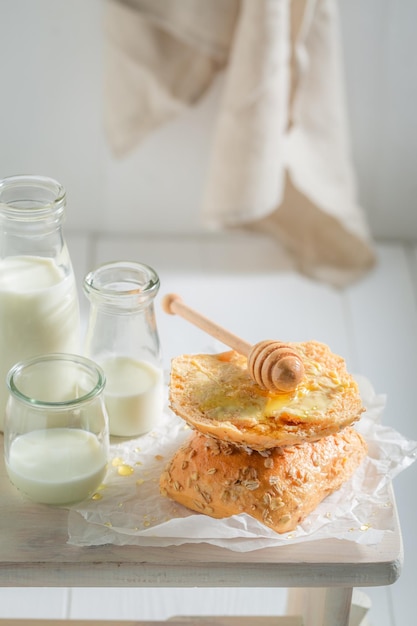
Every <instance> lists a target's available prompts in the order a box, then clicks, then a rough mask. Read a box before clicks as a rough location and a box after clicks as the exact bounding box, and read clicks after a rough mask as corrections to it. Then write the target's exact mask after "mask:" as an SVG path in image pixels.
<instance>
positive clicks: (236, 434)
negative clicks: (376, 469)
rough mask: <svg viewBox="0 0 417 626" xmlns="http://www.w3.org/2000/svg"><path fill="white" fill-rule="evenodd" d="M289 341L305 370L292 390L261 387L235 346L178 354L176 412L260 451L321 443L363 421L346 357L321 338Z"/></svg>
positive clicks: (174, 380)
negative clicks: (276, 391)
mask: <svg viewBox="0 0 417 626" xmlns="http://www.w3.org/2000/svg"><path fill="white" fill-rule="evenodd" d="M289 345H290V346H291V347H292V348H293V349H295V350H297V352H298V353H299V354H300V355H301V356H302V358H303V362H304V368H305V375H304V378H303V380H302V381H301V383H300V384H299V385H298V386H297V388H296V389H295V390H294V391H293V392H290V393H288V394H273V393H271V392H269V391H267V390H265V389H262V388H261V387H259V386H258V385H257V384H256V383H255V382H254V381H253V380H252V379H251V378H250V376H249V374H248V371H247V359H246V357H244V356H242V355H240V354H238V353H237V352H234V351H228V352H224V353H221V354H196V355H181V356H178V357H176V358H174V359H173V360H172V366H171V379H170V407H171V409H172V410H173V411H174V413H176V414H177V415H178V416H180V417H182V418H183V419H184V420H185V421H186V422H187V423H188V424H189V425H190V426H191V427H192V428H194V429H196V430H198V431H199V432H201V433H203V434H206V435H210V436H211V437H215V438H217V439H219V440H221V441H228V442H231V443H234V444H236V445H241V446H249V447H250V448H252V449H255V450H265V449H268V448H275V447H277V446H289V445H295V444H299V443H303V442H306V441H316V440H318V439H320V438H322V437H326V436H328V435H330V434H333V433H336V432H339V431H340V430H342V429H343V428H345V427H346V426H349V425H351V424H353V423H354V422H355V421H357V420H358V419H359V418H360V416H361V414H362V412H363V411H364V408H363V406H362V402H361V399H360V394H359V389H358V386H357V383H356V381H355V380H354V379H353V377H352V376H351V375H350V374H349V373H348V372H347V369H346V365H345V361H344V359H343V358H342V357H340V356H338V355H336V354H334V353H332V352H331V351H330V349H329V348H328V347H327V346H326V345H325V344H322V343H319V342H315V341H309V342H299V343H289Z"/></svg>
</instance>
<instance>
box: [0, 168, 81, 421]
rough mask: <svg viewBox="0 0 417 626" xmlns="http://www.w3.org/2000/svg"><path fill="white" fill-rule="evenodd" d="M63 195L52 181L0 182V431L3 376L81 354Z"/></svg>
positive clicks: (18, 178) (4, 392)
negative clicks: (44, 358) (39, 360)
mask: <svg viewBox="0 0 417 626" xmlns="http://www.w3.org/2000/svg"><path fill="white" fill-rule="evenodd" d="M64 209H65V191H64V189H63V188H62V186H61V185H60V184H59V183H57V182H56V181H54V180H52V179H49V178H43V177H37V176H13V177H9V178H5V179H3V180H1V181H0V430H3V423H4V412H5V406H6V402H7V398H8V392H7V387H6V375H7V372H8V371H9V369H10V368H11V367H12V366H13V365H14V364H15V363H16V362H18V361H21V360H23V359H27V358H28V357H31V356H36V355H41V354H46V353H51V352H77V351H78V350H79V335H80V329H79V325H80V320H79V306H78V298H77V290H76V286H75V278H74V273H73V269H72V265H71V261H70V258H69V254H68V250H67V247H66V244H65V241H64V238H63V234H62V219H63V216H64Z"/></svg>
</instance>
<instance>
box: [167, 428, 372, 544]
mask: <svg viewBox="0 0 417 626" xmlns="http://www.w3.org/2000/svg"><path fill="white" fill-rule="evenodd" d="M366 453H367V445H366V442H365V441H364V439H363V438H362V436H361V435H360V434H359V433H358V432H356V431H355V429H354V428H350V427H348V428H346V429H344V430H343V431H342V432H341V433H338V434H333V435H330V436H327V437H325V438H322V439H321V440H320V441H316V442H313V443H302V444H299V445H295V446H290V447H287V448H274V449H271V450H267V451H264V452H258V451H252V450H250V449H246V450H245V449H242V448H239V447H237V446H234V445H233V444H229V443H224V442H221V441H217V440H216V439H213V438H212V437H207V436H205V435H203V434H201V433H198V432H194V433H192V435H191V437H190V438H189V439H188V440H187V441H186V442H185V443H184V445H183V446H182V447H181V448H180V449H179V450H178V451H177V452H176V453H175V455H174V456H173V458H172V459H171V461H170V462H169V463H168V465H167V467H166V469H165V470H164V472H163V473H162V475H161V477H160V491H161V494H162V495H164V496H166V497H168V498H170V499H172V500H175V501H176V502H178V503H180V504H182V505H184V506H186V507H187V508H189V509H191V510H193V511H196V512H198V513H202V514H205V515H209V516H211V517H214V518H225V517H229V516H231V515H237V514H239V513H243V512H244V513H247V514H248V515H251V516H252V517H254V518H256V519H257V520H259V521H260V522H262V523H263V524H265V525H266V526H268V527H270V528H272V529H273V530H274V531H275V532H277V533H285V532H289V531H292V530H294V529H295V528H296V527H297V525H298V524H300V523H301V522H302V521H303V520H304V519H305V518H306V517H307V516H308V515H309V514H310V513H311V512H312V511H313V510H314V509H315V508H316V507H317V505H318V504H319V503H320V502H321V501H322V500H323V499H324V498H325V497H326V496H327V495H329V494H330V493H332V492H333V491H335V490H337V489H339V487H340V486H341V485H342V484H343V483H344V482H345V481H347V480H348V479H349V478H350V477H351V475H352V474H353V472H354V471H355V470H356V468H357V467H358V466H359V464H360V463H361V462H362V460H363V459H364V457H365V456H366Z"/></svg>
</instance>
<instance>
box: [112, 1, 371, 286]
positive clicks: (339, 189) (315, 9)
mask: <svg viewBox="0 0 417 626" xmlns="http://www.w3.org/2000/svg"><path fill="white" fill-rule="evenodd" d="M337 9H338V7H337V1H336V0H292V1H291V0H108V2H107V5H106V13H105V33H106V37H105V41H106V46H105V51H106V64H105V68H106V71H105V107H104V108H105V127H106V132H107V136H108V138H109V142H110V145H111V148H112V150H113V152H114V153H115V154H116V155H118V156H122V155H124V154H126V153H127V152H129V151H130V150H132V149H133V148H134V147H135V146H137V145H138V144H139V142H140V141H141V140H142V138H144V137H145V136H146V135H147V134H149V133H150V132H151V131H152V130H153V129H155V128H156V127H158V126H160V125H162V124H164V123H166V122H168V121H169V120H172V119H173V118H175V117H176V116H178V115H180V114H182V113H184V111H186V110H187V109H188V108H189V107H191V106H193V104H195V103H196V102H197V101H198V100H199V98H201V97H202V96H203V95H204V94H205V93H206V92H207V90H208V89H209V88H210V86H211V85H212V84H213V82H214V80H216V79H217V78H218V76H219V74H220V73H221V74H222V75H223V81H224V82H223V86H222V89H223V91H222V96H221V101H220V104H219V107H218V110H217V112H216V119H215V126H214V133H213V140H212V146H211V158H210V165H209V168H208V172H207V183H206V188H205V190H204V193H203V198H202V209H201V211H202V219H203V222H204V223H205V224H206V226H207V227H210V228H214V229H216V228H217V229H220V228H229V227H240V228H245V229H252V230H257V231H262V232H266V233H268V234H269V235H270V236H271V237H275V238H276V239H277V240H278V241H280V242H281V243H284V244H285V246H286V247H287V249H288V250H290V251H291V254H292V255H293V257H294V258H295V259H296V261H297V263H298V266H299V268H300V269H301V270H302V271H304V272H305V273H307V274H309V275H311V276H313V277H315V278H318V279H322V280H326V281H329V282H330V283H332V284H334V285H338V286H342V285H344V284H346V283H348V282H349V281H351V280H353V279H355V278H357V277H358V276H360V275H361V274H362V273H363V272H364V271H365V270H367V269H368V268H369V267H371V266H372V264H373V262H374V254H373V251H372V246H371V243H370V237H369V233H368V229H367V224H366V220H365V218H364V214H363V211H362V210H361V208H360V207H359V206H358V204H357V200H356V189H355V180H354V173H353V168H352V163H351V158H350V153H349V138H348V126H347V115H346V107H345V98H344V84H343V70H342V58H341V45H340V31H339V22H338V10H337Z"/></svg>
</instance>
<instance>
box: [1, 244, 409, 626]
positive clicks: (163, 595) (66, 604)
mask: <svg viewBox="0 0 417 626" xmlns="http://www.w3.org/2000/svg"><path fill="white" fill-rule="evenodd" d="M71 246H72V247H71V251H72V258H73V262H74V264H75V269H76V272H77V276H78V278H79V280H81V277H82V276H83V275H84V273H85V272H86V271H87V270H88V269H91V268H92V267H93V266H95V265H97V264H100V263H103V262H105V261H108V260H109V259H117V258H138V259H139V260H143V261H146V262H149V263H150V264H151V265H153V266H154V267H156V268H158V269H159V273H160V276H161V284H162V287H161V296H162V295H163V294H164V293H168V292H170V291H174V292H175V291H179V292H180V293H181V294H182V295H183V296H184V299H186V301H187V302H190V303H192V304H193V305H194V306H196V307H198V308H204V312H205V313H206V314H207V315H209V316H210V317H211V318H212V319H216V320H219V322H220V323H222V324H223V325H224V326H226V327H227V328H232V329H233V330H234V331H235V332H237V333H238V334H239V335H240V336H243V337H247V338H248V339H249V340H250V341H251V343H254V342H256V341H257V340H259V339H261V338H262V337H265V336H276V335H277V332H276V329H277V328H279V334H280V336H282V337H284V338H285V339H288V340H298V339H302V340H304V339H305V340H307V339H309V338H312V337H314V338H316V339H318V340H321V341H324V342H325V343H328V344H329V345H330V346H331V347H332V348H333V349H334V351H335V352H338V353H339V354H342V355H343V356H345V357H346V359H347V362H348V366H349V369H350V370H351V371H352V372H354V373H359V374H364V375H365V376H367V377H368V378H369V380H370V381H371V382H372V383H373V385H374V387H375V389H376V391H377V393H384V394H385V393H386V394H387V408H386V409H385V411H384V414H383V423H385V424H387V425H389V426H391V427H393V428H395V429H397V430H398V431H399V432H401V433H403V434H404V435H406V436H408V437H409V438H411V439H417V420H416V419H415V415H414V413H415V411H414V409H413V406H414V404H415V380H416V372H417V246H415V247H414V248H411V247H407V246H404V245H401V244H389V243H388V244H379V245H378V247H377V252H378V265H377V266H376V268H375V270H374V271H373V272H371V273H370V274H369V275H368V276H367V277H366V278H365V279H364V280H363V281H361V282H359V283H357V284H355V285H353V286H352V287H351V288H349V289H347V290H343V291H337V290H333V289H331V288H327V287H325V286H323V285H321V284H319V283H312V282H311V281H309V280H308V279H305V278H302V277H300V276H298V275H297V274H295V273H294V271H293V270H292V269H291V267H290V266H288V267H287V268H285V266H283V269H281V270H280V271H272V270H271V268H270V259H271V258H272V253H273V252H272V250H271V249H270V248H268V247H267V246H265V245H264V244H262V246H259V247H258V248H251V254H248V249H249V246H248V239H247V238H245V237H243V239H242V241H239V240H230V239H228V238H222V237H220V238H219V239H216V240H212V239H211V238H208V239H205V238H202V239H201V240H199V241H197V240H194V239H192V238H184V239H178V240H177V239H175V238H165V239H164V238H163V237H162V238H149V237H142V238H140V237H135V236H132V237H118V236H117V235H111V236H110V235H108V236H105V235H100V236H99V235H97V237H95V238H89V237H88V236H87V235H85V234H84V233H82V234H81V233H80V234H79V235H78V236H77V237H75V238H73V239H72V241H71ZM274 252H275V251H274ZM190 256H192V258H193V259H194V260H193V265H192V268H191V269H190V264H189V259H190ZM266 257H268V258H266ZM165 259H166V261H165ZM173 259H175V263H174V262H173ZM255 261H256V268H255V267H254V264H255ZM226 265H227V267H226ZM209 271H210V272H209ZM207 293H209V294H213V296H214V294H215V296H216V297H212V298H210V299H209V300H207V299H206V294H207ZM253 294H256V299H257V303H258V304H259V306H258V304H257V306H255V307H254V306H253V304H251V302H252V300H251V298H252V296H253ZM261 295H262V297H260V296H261ZM80 302H81V306H82V310H83V313H84V316H85V315H86V311H87V300H86V298H85V297H83V295H82V294H80ZM206 303H207V304H206ZM225 303H228V304H227V306H225ZM282 303H285V306H281V305H282ZM236 311H238V312H239V314H238V315H236ZM259 312H262V316H263V320H264V323H263V326H262V328H260V327H259ZM84 319H85V317H84ZM157 320H158V324H159V329H160V334H161V339H162V345H163V351H164V359H165V366H166V367H168V365H169V359H170V358H171V356H173V355H175V354H178V353H180V352H187V351H204V350H205V349H207V346H209V347H210V349H212V347H213V345H212V343H211V344H209V342H208V341H207V337H206V336H205V334H204V333H202V332H201V331H199V330H198V329H195V328H193V327H192V326H191V325H189V324H188V325H187V324H186V323H185V322H184V321H183V320H181V319H178V318H173V317H172V316H169V315H166V314H163V313H162V312H161V310H160V308H159V305H158V306H157ZM387 338H389V351H390V359H389V360H387V358H386V355H387ZM393 363H398V364H401V366H400V367H399V368H398V369H397V368H396V369H395V370H393V369H392V367H391V366H392V364H393ZM416 471H417V463H415V464H414V465H413V466H412V467H411V468H409V469H407V470H406V471H405V472H403V473H402V474H401V475H400V476H398V477H396V479H395V481H394V487H395V493H396V497H397V505H398V509H399V514H400V519H401V528H402V531H403V536H404V544H405V563H404V567H403V570H402V573H401V576H400V578H399V580H398V581H397V582H396V584H394V585H390V586H380V587H372V588H371V587H369V586H368V585H370V584H375V583H376V579H374V578H372V577H373V575H374V574H375V566H374V565H371V566H369V567H368V566H367V565H366V555H365V553H364V552H363V551H362V548H358V547H356V548H355V549H354V552H353V554H349V552H350V550H351V549H352V546H349V545H343V546H341V544H339V543H338V542H337V543H335V544H334V545H332V544H328V545H327V546H320V545H318V546H316V547H313V546H311V547H310V548H309V550H308V554H307V553H306V554H305V553H304V548H302V546H301V545H300V546H299V547H298V548H297V547H296V546H289V547H290V551H289V552H288V551H287V552H286V553H285V551H282V552H281V556H282V557H283V558H284V559H288V560H290V558H291V559H293V560H294V561H295V562H293V565H294V567H296V568H297V563H296V562H297V560H298V561H300V563H301V565H300V567H299V568H298V574H300V569H301V568H304V570H305V572H304V574H305V576H306V578H307V577H308V574H309V572H310V571H311V573H312V580H314V581H316V580H317V581H318V582H319V581H320V571H321V569H322V565H320V566H319V567H318V568H314V570H313V569H312V568H310V566H309V564H308V560H307V562H304V558H305V557H306V558H307V559H310V560H311V559H312V558H313V559H314V558H316V560H317V561H321V562H322V564H323V562H324V563H325V562H326V560H327V562H329V563H330V564H331V563H332V559H335V558H336V559H340V560H342V561H343V559H352V558H353V560H354V558H355V552H357V551H359V555H358V554H356V556H358V557H359V558H361V559H364V560H365V566H364V568H363V569H362V576H360V577H359V580H362V581H363V582H362V583H359V584H360V586H361V587H364V592H365V593H366V594H367V595H368V596H369V598H370V599H371V600H372V608H371V610H370V614H369V617H368V619H369V623H370V624H373V625H374V626H398V625H399V624H408V623H409V619H410V615H412V614H413V611H414V607H415V575H416V563H417V539H416V537H417V535H416V533H415V520H416V514H417V510H416V504H417V500H416V499H415V498H414V497H413V496H412V494H413V493H414V492H415V484H416V477H417V474H416ZM1 476H2V474H1V472H0V483H1V484H0V507H1V515H0V561H2V565H1V567H0V584H3V585H4V584H10V585H12V587H9V586H7V587H3V588H0V615H1V617H4V618H7V619H8V621H7V624H8V626H9V624H10V619H11V618H12V617H16V618H26V617H27V618H29V617H39V619H42V623H45V621H46V618H51V619H58V618H59V619H67V618H72V620H77V619H78V620H79V619H99V618H101V619H102V620H110V619H113V620H120V619H122V618H124V619H125V620H135V619H141V620H143V619H145V618H148V619H153V620H155V619H167V618H168V617H170V616H171V615H184V614H187V613H188V614H200V613H205V614H207V615H212V614H213V613H219V614H231V615H240V614H242V613H244V614H245V615H251V614H255V615H259V614H264V615H275V614H279V613H283V612H284V610H285V598H286V589H285V587H286V586H289V585H290V581H289V580H287V581H286V584H285V586H284V588H281V589H278V588H276V587H274V585H275V583H276V582H277V579H278V578H279V568H280V566H279V561H278V560H277V561H276V563H275V564H274V560H276V555H275V554H271V551H269V550H268V551H265V552H263V554H262V552H259V553H258V554H252V555H251V557H250V558H251V559H253V558H255V559H259V565H256V563H255V565H253V567H252V566H251V565H249V568H248V569H249V573H250V575H251V576H252V578H256V576H257V572H259V576H260V582H259V583H257V581H256V580H255V581H254V584H255V585H256V584H257V585H258V587H257V588H255V587H252V589H250V590H249V589H246V588H245V587H241V588H237V587H235V588H233V589H232V588H231V587H225V586H224V584H225V580H228V581H229V582H230V581H233V580H234V581H236V583H237V584H241V583H242V582H245V581H247V580H248V576H247V574H248V569H245V572H242V573H241V572H240V571H238V567H234V566H233V565H232V567H231V568H229V569H228V570H227V571H226V572H224V573H223V575H222V576H220V578H219V579H218V580H216V576H215V573H216V571H215V568H214V567H213V568H212V569H210V570H209V571H207V572H206V578H205V579H204V580H203V577H204V574H205V572H204V566H202V567H201V571H199V579H200V580H199V582H198V583H197V582H196V583H195V586H194V583H193V586H192V587H191V588H186V587H182V588H179V586H180V584H183V583H180V581H178V583H177V582H176V581H175V584H173V585H172V586H171V587H170V588H166V589H162V586H163V585H164V582H165V575H164V572H163V567H162V566H160V567H159V569H160V570H161V571H162V574H161V578H160V582H159V581H157V582H155V581H156V579H157V577H156V576H153V577H152V578H151V580H153V581H154V582H155V584H154V586H153V587H149V586H147V587H146V588H138V587H137V586H135V584H136V582H135V581H137V580H138V571H139V568H140V567H141V565H140V560H141V554H142V556H143V555H144V558H145V560H146V557H147V556H148V555H149V551H146V553H145V552H143V551H142V550H141V549H140V548H138V549H136V548H135V549H134V554H131V555H130V556H129V557H126V558H129V561H130V564H129V566H128V567H126V566H123V567H122V569H123V572H122V574H117V576H116V575H114V572H115V571H117V560H118V558H119V557H120V556H121V554H122V553H124V554H126V553H127V552H128V550H125V551H123V550H122V551H121V550H120V549H117V548H114V549H106V550H102V549H101V548H100V549H96V548H94V549H91V550H87V551H85V552H86V556H84V550H81V551H78V550H76V551H75V552H74V553H72V551H67V549H66V547H65V541H66V536H65V527H64V526H61V527H58V528H57V529H54V523H55V522H54V520H53V519H52V518H51V516H50V515H49V516H46V515H43V517H42V521H41V520H37V521H35V518H36V516H37V515H38V513H37V511H36V510H34V509H36V507H34V509H33V510H32V511H29V510H28V509H27V508H26V505H25V507H23V505H22V503H18V502H14V499H13V498H12V497H11V496H10V494H7V493H6V492H7V490H8V489H10V487H7V486H6V484H5V485H3V480H4V479H3V478H1ZM22 507H23V508H22ZM15 512H17V515H18V516H22V518H21V519H19V517H17V518H16V519H14V517H15ZM54 519H55V517H54ZM33 523H34V524H35V528H34V529H33V530H32V531H29V530H28V529H27V528H26V525H31V524H33ZM60 523H62V520H61V522H60ZM37 526H38V528H36V527H37ZM10 527H12V528H10ZM56 535H58V536H59V537H60V541H61V545H59V546H55V545H54V536H56ZM10 538H12V539H13V543H12V544H10V545H7V544H8V542H9V540H10ZM25 542H26V543H25ZM31 544H32V545H31ZM22 546H23V547H22ZM51 546H53V548H54V549H53V552H52V553H51V550H50V549H51ZM201 547H202V546H200V547H198V546H195V547H194V548H192V550H191V553H192V554H191V556H188V555H187V551H177V554H179V555H180V558H182V557H184V559H185V560H186V559H187V558H190V559H191V561H192V562H196V560H197V561H198V558H199V557H198V551H199V549H200V548H201ZM382 547H383V549H384V552H385V554H386V555H387V558H388V556H389V554H391V556H392V557H393V558H394V560H395V554H396V552H397V548H398V545H397V546H395V543H394V544H393V545H391V547H389V546H387V545H385V546H382ZM294 548H296V550H294ZM332 551H333V552H335V554H332ZM203 553H204V555H205V557H204V558H206V559H210V558H212V559H216V558H217V557H218V563H219V571H221V569H222V563H224V564H225V569H226V567H229V563H231V561H230V559H233V557H234V555H233V554H230V553H228V552H226V551H217V550H214V551H210V555H209V554H208V552H207V551H206V550H205V549H204V550H203ZM39 554H40V555H41V559H40V560H41V562H42V559H43V560H44V561H46V572H45V571H41V570H38V569H37V565H36V562H37V555H39ZM94 554H96V555H97V568H95V566H94ZM172 554H173V553H172V552H171V551H169V552H168V553H167V561H168V562H171V564H172ZM174 554H175V552H174ZM80 555H81V556H80ZM196 555H197V556H196ZM61 556H62V557H63V565H62V567H60V564H59V561H60V558H61ZM122 556H123V559H124V558H125V556H124V555H123V554H122ZM377 556H378V555H377ZM5 557H6V562H5ZM78 557H79V558H80V560H81V559H84V558H85V559H86V561H85V563H84V564H83V563H81V566H80V568H79V570H78V572H77V570H76V560H77V558H78ZM152 557H155V558H158V562H159V563H162V562H163V558H164V551H162V553H161V552H160V551H155V552H153V553H152ZM375 558H376V556H375V554H373V555H372V554H371V559H375ZM379 558H381V560H382V561H383V560H384V556H383V555H382V554H380V555H379ZM68 560H69V561H70V563H72V564H74V572H73V573H71V575H70V576H69V575H67V574H65V572H63V571H62V570H66V569H67V566H66V565H65V563H66V562H68ZM88 560H89V561H90V562H89V563H87V561H88ZM103 560H104V561H108V560H111V561H113V564H112V568H111V569H112V571H113V574H112V573H111V572H110V571H107V572H106V573H105V574H104V573H103V568H104V570H107V567H108V566H107V565H106V563H104V564H100V563H101V561H103ZM19 561H20V562H21V563H23V562H24V561H28V562H29V563H32V565H31V566H30V567H29V568H26V573H25V574H23V571H24V570H25V567H21V566H20V565H19ZM51 561H52V562H53V568H55V569H53V568H52V567H51ZM135 561H136V562H137V563H139V565H136V564H135ZM7 562H8V563H7ZM214 562H215V561H214ZM262 562H265V563H270V564H271V566H270V569H269V566H268V568H266V566H265V567H263V566H262ZM72 566H73V565H71V567H72ZM265 568H266V571H265V575H263V574H262V572H263V571H264V569H265ZM323 568H324V569H326V566H325V565H324V566H323ZM341 568H342V567H341V566H340V565H339V566H338V569H339V570H340V569H341ZM382 568H383V569H384V570H386V569H387V568H388V563H387V562H386V563H385V564H383V565H382ZM42 569H44V568H42ZM289 569H290V568H289V567H287V568H286V572H288V571H289ZM342 569H343V568H342ZM190 570H191V571H190V578H191V577H192V573H193V571H192V566H191V567H190ZM233 570H234V571H233ZM157 571H158V568H156V569H155V572H157ZM271 572H273V576H272V574H271ZM368 572H369V573H370V576H368ZM77 574H79V576H78V577H77ZM128 574H129V581H128V583H127V584H126V587H125V588H123V587H124V584H123V580H124V579H127V578H128ZM397 575H398V571H397V572H396V573H395V574H394V576H393V577H396V576H397ZM232 576H233V577H232ZM170 577H171V578H172V575H170ZM45 578H48V581H49V582H48V585H52V586H48V587H44V588H42V587H40V586H39V585H41V584H42V583H41V582H39V583H38V582H37V581H38V580H39V581H42V580H45ZM281 578H285V576H282V577H281ZM371 578H372V581H373V582H372V581H371ZM381 578H384V577H381ZM385 578H386V577H385ZM74 579H75V585H74V582H73V581H74ZM13 581H14V582H13ZM66 581H67V582H68V586H65V585H66ZM69 581H70V582H71V584H70V582H69ZM109 582H110V587H114V588H113V589H112V588H107V589H106V590H105V591H103V589H102V586H103V585H106V586H107V584H108V583H109ZM170 584H172V583H170ZM198 584H201V588H199V587H198V586H197V585H198ZM261 584H265V585H268V584H270V585H271V586H270V587H267V586H264V587H262V586H261ZM320 584H321V583H320ZM380 584H381V585H385V583H384V582H382V581H381V582H380ZM13 585H14V586H15V588H14V589H13ZM92 586H93V587H95V588H92Z"/></svg>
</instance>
